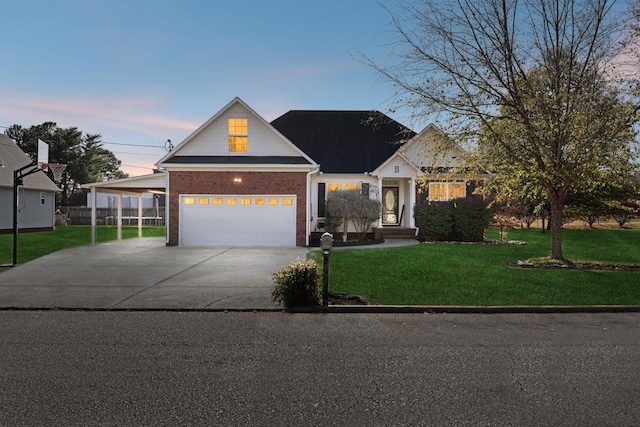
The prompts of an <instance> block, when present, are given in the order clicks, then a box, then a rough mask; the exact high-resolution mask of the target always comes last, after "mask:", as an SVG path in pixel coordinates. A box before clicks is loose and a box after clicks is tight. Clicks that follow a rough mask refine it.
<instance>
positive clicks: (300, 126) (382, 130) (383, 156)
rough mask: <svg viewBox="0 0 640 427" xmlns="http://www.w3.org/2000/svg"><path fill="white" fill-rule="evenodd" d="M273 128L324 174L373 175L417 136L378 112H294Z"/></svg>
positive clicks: (280, 118) (279, 118)
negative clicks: (306, 155)
mask: <svg viewBox="0 0 640 427" xmlns="http://www.w3.org/2000/svg"><path fill="white" fill-rule="evenodd" d="M271 125H272V126H273V127H274V128H276V129H277V130H278V131H279V132H280V133H281V134H283V135H284V136H285V137H286V138H287V139H289V141H291V142H293V143H294V144H295V145H296V146H297V147H298V148H300V149H301V150H302V151H303V152H305V153H306V154H308V155H309V157H311V158H312V159H313V160H314V161H315V162H317V163H318V164H320V169H321V171H322V172H323V173H357V174H362V173H364V172H371V171H372V170H374V169H375V168H377V167H378V166H380V165H381V164H382V163H383V162H384V161H385V160H387V159H388V158H389V157H390V156H391V155H393V154H394V153H395V152H396V150H398V147H400V146H401V145H402V144H403V143H404V142H405V141H406V140H407V139H409V138H412V137H413V136H414V135H415V132H413V131H411V130H410V129H408V128H406V127H404V126H403V125H401V124H400V123H398V122H396V121H395V120H393V119H391V118H390V117H388V116H386V115H384V114H382V113H380V112H378V111H304V110H292V111H289V112H288V113H286V114H284V115H282V116H280V117H278V118H277V119H275V120H274V121H272V122H271Z"/></svg>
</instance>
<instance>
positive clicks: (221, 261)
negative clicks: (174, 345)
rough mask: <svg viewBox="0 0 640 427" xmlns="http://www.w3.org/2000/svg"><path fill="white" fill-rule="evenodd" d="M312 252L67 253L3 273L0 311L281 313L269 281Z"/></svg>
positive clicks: (131, 243) (156, 249)
mask: <svg viewBox="0 0 640 427" xmlns="http://www.w3.org/2000/svg"><path fill="white" fill-rule="evenodd" d="M307 252H308V248H303V247H297V248H264V247H228V246H216V247H175V246H166V245H165V239H164V238H135V239H126V240H121V241H112V242H108V243H102V244H98V245H95V246H82V247H77V248H71V249H64V250H61V251H58V252H54V253H52V254H49V255H46V256H43V257H41V258H38V259H36V260H33V261H30V262H28V263H26V264H22V265H19V266H16V267H13V268H11V269H8V270H7V271H4V272H2V273H0V308H73V309H235V310H238V309H247V310H251V309H277V308H278V306H277V305H275V304H274V303H273V302H271V275H272V274H273V273H274V272H276V271H277V270H278V269H279V268H280V267H282V266H284V265H287V264H289V263H290V262H293V261H295V260H296V259H302V260H304V259H305V258H306V255H307Z"/></svg>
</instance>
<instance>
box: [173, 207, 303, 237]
mask: <svg viewBox="0 0 640 427" xmlns="http://www.w3.org/2000/svg"><path fill="white" fill-rule="evenodd" d="M180 245H185V246H189V245H191V246H193V245H241V246H251V245H256V246H295V245H296V198H295V196H282V195H277V196H269V195H264V196H262V195H261V196H229V195H181V196H180Z"/></svg>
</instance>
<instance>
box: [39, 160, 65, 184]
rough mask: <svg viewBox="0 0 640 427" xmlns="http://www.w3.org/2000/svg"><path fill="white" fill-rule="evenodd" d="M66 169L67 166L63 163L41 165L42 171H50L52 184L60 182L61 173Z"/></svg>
mask: <svg viewBox="0 0 640 427" xmlns="http://www.w3.org/2000/svg"><path fill="white" fill-rule="evenodd" d="M66 168H67V165H66V164H64V163H43V164H42V170H43V171H45V172H46V171H47V170H50V171H51V174H52V175H53V181H54V182H60V179H61V178H62V173H63V172H64V170H65V169H66Z"/></svg>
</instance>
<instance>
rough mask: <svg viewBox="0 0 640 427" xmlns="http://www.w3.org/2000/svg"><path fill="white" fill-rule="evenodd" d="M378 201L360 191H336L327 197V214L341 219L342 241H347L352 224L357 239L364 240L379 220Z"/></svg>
mask: <svg viewBox="0 0 640 427" xmlns="http://www.w3.org/2000/svg"><path fill="white" fill-rule="evenodd" d="M380 207H381V206H380V201H379V200H375V199H371V198H369V196H367V195H365V194H362V192H361V191H360V190H336V191H332V192H330V193H329V195H328V196H327V212H328V213H329V214H330V215H331V216H334V217H339V218H341V219H342V224H343V230H344V232H343V235H342V239H343V241H345V242H346V241H347V233H348V230H349V224H350V223H353V225H354V227H355V230H356V232H357V233H358V238H359V239H364V238H365V237H366V235H367V232H368V231H369V228H370V227H371V224H373V222H374V221H376V220H377V219H378V218H380Z"/></svg>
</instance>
